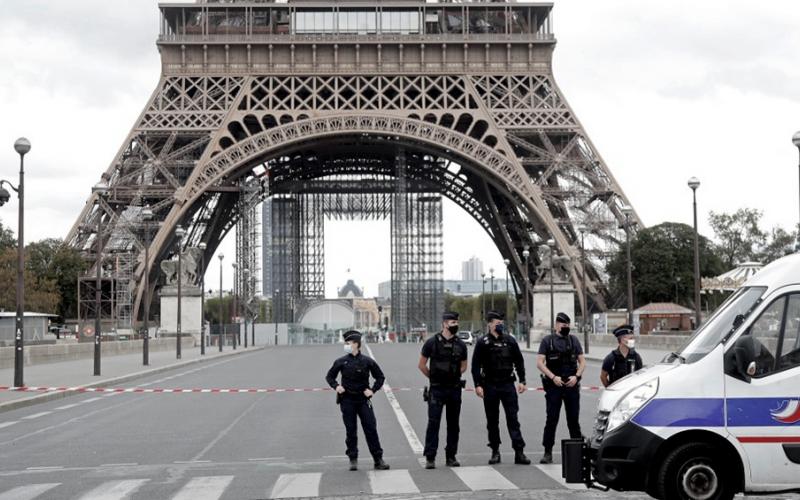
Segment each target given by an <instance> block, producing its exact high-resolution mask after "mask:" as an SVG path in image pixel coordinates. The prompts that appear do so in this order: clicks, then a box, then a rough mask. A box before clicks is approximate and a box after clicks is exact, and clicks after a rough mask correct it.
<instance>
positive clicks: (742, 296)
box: [666, 286, 767, 363]
mask: <svg viewBox="0 0 800 500" xmlns="http://www.w3.org/2000/svg"><path fill="white" fill-rule="evenodd" d="M766 290H767V287H763V286H758V287H742V288H740V289H738V290H736V292H734V293H733V295H731V296H730V297H728V300H726V301H725V302H723V303H722V305H721V306H719V307H718V308H717V310H716V311H715V312H714V314H713V315H711V317H710V318H708V320H706V322H705V323H704V324H703V325H702V326H701V327H700V329H698V330H697V331H696V332H695V333H694V335H692V336H691V338H690V339H689V342H688V343H687V344H686V346H685V347H684V348H683V349H682V350H681V351H680V352H678V353H676V354H678V355H679V356H676V355H674V354H673V355H672V356H669V357H668V358H667V359H666V361H667V362H672V361H674V360H675V359H681V361H683V362H686V363H694V362H695V361H699V360H700V359H702V358H703V357H704V356H705V355H706V354H708V353H709V352H711V351H713V350H714V348H716V347H717V345H719V343H720V342H721V341H722V339H723V338H725V336H726V335H727V334H728V333H729V332H731V330H732V329H736V328H738V326H739V325H738V324H737V325H735V326H734V322H735V320H736V317H737V316H739V315H741V316H743V317H747V315H748V314H750V311H752V310H753V308H754V306H755V305H756V304H757V303H758V301H759V299H760V298H761V296H762V295H764V292H765V291H766Z"/></svg>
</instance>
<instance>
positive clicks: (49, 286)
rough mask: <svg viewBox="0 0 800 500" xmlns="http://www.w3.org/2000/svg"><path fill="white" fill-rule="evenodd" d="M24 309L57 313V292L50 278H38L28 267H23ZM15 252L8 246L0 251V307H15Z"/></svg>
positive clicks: (10, 308) (9, 308)
mask: <svg viewBox="0 0 800 500" xmlns="http://www.w3.org/2000/svg"><path fill="white" fill-rule="evenodd" d="M24 280H25V310H26V311H34V312H40V313H48V314H57V311H58V303H59V299H60V296H59V293H58V288H57V286H56V283H55V282H54V281H52V280H47V279H40V278H38V277H37V276H35V275H34V273H33V272H32V271H31V270H30V269H25V272H24ZM16 283H17V252H16V250H14V249H11V248H8V249H6V250H4V251H2V252H0V284H2V286H0V309H3V310H6V311H14V310H16V308H17V286H16Z"/></svg>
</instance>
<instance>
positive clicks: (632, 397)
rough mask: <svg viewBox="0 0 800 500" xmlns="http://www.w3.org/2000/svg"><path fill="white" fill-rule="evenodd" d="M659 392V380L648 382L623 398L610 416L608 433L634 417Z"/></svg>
mask: <svg viewBox="0 0 800 500" xmlns="http://www.w3.org/2000/svg"><path fill="white" fill-rule="evenodd" d="M657 392H658V378H655V379H653V380H651V381H650V382H646V383H644V384H642V385H640V386H639V387H637V388H635V389H633V390H631V391H630V392H629V393H628V394H626V395H625V396H623V398H622V399H620V400H619V401H618V402H617V404H616V405H615V406H614V409H613V410H611V413H610V414H609V415H608V427H606V432H611V431H612V430H614V429H616V428H617V427H619V426H620V425H622V424H624V423H625V422H627V421H628V420H630V419H631V417H633V416H634V415H635V414H636V412H637V411H639V410H640V409H641V408H642V407H643V406H644V405H645V404H647V402H648V401H650V400H651V399H653V397H655V395H656V393H657Z"/></svg>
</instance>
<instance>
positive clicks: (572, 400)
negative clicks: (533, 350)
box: [539, 313, 583, 463]
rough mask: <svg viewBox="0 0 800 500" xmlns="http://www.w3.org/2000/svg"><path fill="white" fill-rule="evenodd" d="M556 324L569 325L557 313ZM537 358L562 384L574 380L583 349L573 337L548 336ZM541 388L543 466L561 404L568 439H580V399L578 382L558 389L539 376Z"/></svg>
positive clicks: (564, 318) (561, 314) (549, 448)
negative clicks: (540, 357)
mask: <svg viewBox="0 0 800 500" xmlns="http://www.w3.org/2000/svg"><path fill="white" fill-rule="evenodd" d="M556 321H559V322H561V323H567V324H568V323H570V319H569V316H567V315H566V314H564V313H558V316H556ZM539 354H540V355H544V356H545V364H546V366H547V369H548V370H550V371H551V372H552V373H553V375H555V376H556V377H560V378H561V380H562V381H563V382H564V383H566V381H567V379H569V377H572V376H577V373H578V357H579V356H580V355H582V354H583V348H582V347H581V343H580V341H579V340H578V338H577V337H576V336H574V335H570V334H569V333H567V335H562V334H560V333H552V334H550V335H548V336H546V337H545V338H543V339H542V342H541V344H540V345H539ZM542 385H543V386H544V397H545V402H546V404H547V420H546V422H545V426H544V435H543V436H542V446H544V451H545V458H544V459H543V463H547V462H546V460H547V457H548V456H549V455H551V453H552V449H553V445H554V444H555V440H556V427H558V419H559V417H560V413H561V404H562V402H563V404H564V409H565V411H566V414H567V428H568V429H569V436H570V437H571V438H579V437H581V426H580V422H579V421H578V417H579V415H580V396H581V393H580V378H578V383H577V384H575V385H574V386H572V387H566V386H562V387H559V386H557V385H555V383H554V382H553V381H552V380H550V379H549V378H547V377H545V376H544V375H542ZM551 460H552V458H551Z"/></svg>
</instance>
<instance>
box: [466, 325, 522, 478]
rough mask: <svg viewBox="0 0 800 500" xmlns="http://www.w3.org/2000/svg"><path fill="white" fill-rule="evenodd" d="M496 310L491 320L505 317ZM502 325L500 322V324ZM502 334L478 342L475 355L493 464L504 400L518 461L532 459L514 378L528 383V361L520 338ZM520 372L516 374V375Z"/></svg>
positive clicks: (474, 369) (474, 371)
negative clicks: (525, 438)
mask: <svg viewBox="0 0 800 500" xmlns="http://www.w3.org/2000/svg"><path fill="white" fill-rule="evenodd" d="M502 318H503V317H502V315H501V314H499V313H496V312H494V311H492V312H490V313H489V314H488V316H487V319H488V320H489V321H492V320H493V319H502ZM498 326H500V325H498ZM497 333H499V334H498V335H495V334H493V333H487V334H486V335H484V336H483V337H481V338H480V339H479V340H478V342H477V343H476V344H475V350H474V353H473V355H472V378H473V382H474V383H475V387H476V388H477V387H481V388H483V409H484V411H485V412H486V429H487V430H488V433H489V443H488V446H489V448H491V449H492V459H491V460H490V462H489V463H490V464H495V463H498V462H499V461H500V452H499V449H500V404H501V403H502V405H503V411H504V412H505V414H506V425H507V427H508V434H509V436H510V437H511V446H512V448H513V449H514V451H515V452H516V457H515V462H517V463H525V464H527V463H530V461H529V460H528V459H527V458H526V457H525V455H524V454H523V453H522V450H523V449H524V448H525V440H524V439H522V432H521V431H520V425H519V419H518V417H517V414H518V413H519V401H518V399H517V390H516V387H514V381H515V380H516V379H517V378H518V379H519V383H520V384H525V363H524V361H523V359H522V352H521V351H520V349H519V345H518V344H517V341H516V339H514V337H512V336H510V335H507V334H505V333H502V332H497ZM514 372H516V378H515V376H514Z"/></svg>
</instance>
